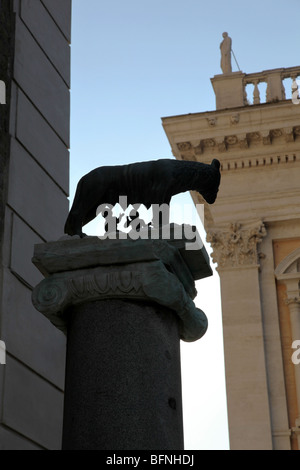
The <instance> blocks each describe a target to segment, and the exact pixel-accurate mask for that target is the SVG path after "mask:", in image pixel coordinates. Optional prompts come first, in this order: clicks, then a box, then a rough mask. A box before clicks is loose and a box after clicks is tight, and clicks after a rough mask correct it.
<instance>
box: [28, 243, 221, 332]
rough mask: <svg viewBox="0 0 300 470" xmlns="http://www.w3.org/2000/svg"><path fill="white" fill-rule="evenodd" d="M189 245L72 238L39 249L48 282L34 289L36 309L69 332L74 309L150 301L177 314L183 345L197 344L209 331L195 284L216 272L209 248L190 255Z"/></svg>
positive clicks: (36, 260)
mask: <svg viewBox="0 0 300 470" xmlns="http://www.w3.org/2000/svg"><path fill="white" fill-rule="evenodd" d="M185 242H186V239H181V240H179V239H174V238H173V239H171V240H161V239H159V240H151V239H146V240H141V239H138V240H131V239H126V240H118V239H117V240H112V239H106V240H101V239H99V238H98V237H86V238H84V239H78V238H74V237H70V238H69V239H66V240H60V241H57V242H51V243H46V244H41V245H35V252H34V257H33V263H34V264H35V265H36V266H37V267H38V269H39V270H40V271H41V272H42V273H43V274H44V275H45V276H46V277H45V279H44V280H43V281H41V282H40V283H39V284H38V285H37V286H36V287H35V289H34V290H33V293H32V302H33V305H34V306H35V308H36V309H37V310H38V311H40V312H41V313H43V314H44V315H45V316H46V317H47V318H48V319H49V320H50V321H51V322H52V323H53V324H54V325H55V326H56V327H57V328H59V329H61V330H62V331H64V332H66V330H67V317H68V313H67V312H68V309H69V308H70V307H71V306H73V305H78V304H82V303H86V302H91V301H94V300H106V299H116V298H118V299H130V300H136V301H143V300H144V301H149V300H150V301H153V302H156V303H158V304H160V305H163V306H165V307H167V308H170V309H171V310H174V312H176V314H177V315H178V318H179V324H180V335H181V339H182V340H184V341H196V340H198V339H200V338H201V337H202V336H203V335H204V334H205V332H206V329H207V318H206V315H205V314H204V313H203V312H202V310H200V309H199V308H197V307H196V305H195V304H194V302H193V299H194V298H195V296H196V294H197V291H196V288H195V283H194V281H195V280H196V279H201V278H203V277H207V276H210V275H212V270H211V268H210V266H209V258H208V255H207V253H206V250H205V248H204V246H202V247H201V248H199V249H197V250H192V251H190V252H189V251H188V250H186V249H185Z"/></svg>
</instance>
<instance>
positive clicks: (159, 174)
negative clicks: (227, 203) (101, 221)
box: [64, 159, 221, 237]
mask: <svg viewBox="0 0 300 470" xmlns="http://www.w3.org/2000/svg"><path fill="white" fill-rule="evenodd" d="M220 180H221V174H220V162H219V161H218V160H216V159H214V160H213V161H212V162H211V164H210V165H209V164H206V163H200V162H191V161H180V160H171V159H160V160H153V161H148V162H138V163H130V164H128V165H116V166H103V167H100V168H96V169H95V170H92V171H91V172H90V173H88V174H86V175H85V176H83V177H82V178H81V179H80V181H79V183H78V185H77V189H76V194H75V197H74V201H73V205H72V208H71V210H70V212H69V215H68V218H67V221H66V224H65V230H64V231H65V233H66V234H68V235H79V236H81V237H82V236H83V233H82V227H83V226H84V225H86V224H87V223H88V222H90V221H91V220H93V219H94V218H95V217H96V212H97V208H98V207H99V206H100V205H101V204H111V205H112V206H114V205H115V204H117V203H118V202H119V197H120V196H127V202H128V205H130V204H143V205H144V206H145V207H147V209H149V208H150V206H151V205H152V204H160V205H161V204H164V203H165V204H169V203H170V201H171V198H172V196H174V195H175V194H179V193H183V192H186V191H197V192H198V193H200V194H201V195H202V196H203V198H204V199H205V201H206V202H208V203H209V204H213V203H214V202H215V200H216V197H217V193H218V190H219V185H220Z"/></svg>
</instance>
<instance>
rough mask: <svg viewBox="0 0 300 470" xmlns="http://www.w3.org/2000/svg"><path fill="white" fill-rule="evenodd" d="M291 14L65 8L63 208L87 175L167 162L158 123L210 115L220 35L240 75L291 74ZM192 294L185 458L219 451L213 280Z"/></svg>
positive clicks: (259, 7) (185, 0)
mask: <svg viewBox="0 0 300 470" xmlns="http://www.w3.org/2000/svg"><path fill="white" fill-rule="evenodd" d="M299 10H300V3H299V0H285V2H284V4H283V2H281V1H279V0H263V1H258V0H252V2H251V3H247V4H245V2H241V1H240V0H228V1H223V0H214V1H201V0H73V21H72V45H71V50H72V84H71V149H70V152H71V163H70V172H71V182H70V201H72V200H73V197H74V192H75V189H76V184H77V182H78V180H79V179H80V177H81V176H83V175H84V174H85V173H87V172H88V171H90V170H92V169H93V168H96V167H98V166H102V165H106V164H112V165H114V164H123V163H124V164H125V163H130V162H133V161H145V160H151V159H157V158H166V157H167V158H173V157H172V154H171V150H170V145H169V143H168V140H167V137H166V135H165V133H164V131H163V128H162V125H161V118H162V117H165V116H172V115H179V114H188V113H194V112H204V111H211V110H214V109H215V96H214V93H213V89H212V86H211V83H210V78H211V77H213V76H214V75H217V74H219V73H221V69H220V50H219V45H220V42H221V41H222V33H223V32H224V31H227V32H228V33H229V36H230V37H231V38H232V48H233V51H234V54H235V56H236V59H237V61H238V64H239V67H240V69H241V70H242V71H243V72H244V73H254V72H259V71H262V70H267V69H271V68H279V67H292V66H296V65H299V62H300V57H299V56H300V54H299V45H300V27H299V21H300V20H299V18H300V11H299ZM232 64H233V71H237V70H238V68H237V65H236V64H235V61H234V59H233V60H232ZM176 203H177V204H178V203H179V204H190V203H191V199H190V196H189V195H188V194H186V195H184V196H182V197H180V198H179V199H176ZM93 230H94V228H93V227H91V228H90V231H89V230H86V232H87V233H89V234H93ZM199 230H200V233H201V236H202V237H203V240H204V238H205V234H204V232H203V230H202V227H201V224H200V225H199ZM206 246H207V245H206ZM207 250H208V251H209V252H210V248H209V246H207ZM197 289H198V293H199V295H198V297H197V302H196V303H197V306H199V307H200V308H202V309H203V310H204V311H205V313H206V314H207V316H208V318H209V325H210V326H209V330H208V332H207V333H206V335H205V336H204V338H203V339H201V340H200V341H198V342H197V343H193V344H187V345H186V344H184V345H183V346H182V387H183V406H184V425H185V443H186V449H194V450H195V449H212V450H214V449H227V448H228V433H227V419H226V397H225V385H224V369H223V362H224V360H223V345H222V322H221V309H220V295H219V289H220V288H219V279H218V275H217V273H215V274H214V276H213V278H209V279H206V280H203V281H201V282H199V283H197Z"/></svg>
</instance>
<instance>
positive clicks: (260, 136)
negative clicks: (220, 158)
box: [177, 115, 300, 158]
mask: <svg viewBox="0 0 300 470" xmlns="http://www.w3.org/2000/svg"><path fill="white" fill-rule="evenodd" d="M234 116H235V118H234ZM238 119H239V118H238V115H233V116H232V117H231V123H232V124H235V125H236V124H237V123H238ZM207 121H208V124H209V127H211V128H215V127H216V122H217V121H216V119H214V118H208V119H207ZM232 129H233V127H232ZM236 129H237V127H236ZM299 135H300V127H299V126H298V127H286V128H282V129H264V130H259V131H253V132H248V133H245V132H244V133H240V132H237V133H234V134H228V135H215V134H212V135H210V136H209V135H208V136H206V137H205V138H202V139H201V140H200V139H199V141H197V145H193V141H185V142H178V143H177V148H178V150H179V152H180V154H181V156H182V158H187V157H188V156H191V155H192V156H195V155H196V153H198V154H199V153H205V152H206V151H207V152H210V151H211V149H212V147H214V148H215V149H217V150H218V151H219V152H227V153H228V152H230V150H231V149H235V148H239V147H240V148H245V149H247V148H249V147H250V146H251V144H254V145H256V146H257V145H263V146H265V145H272V144H273V140H274V139H282V141H284V142H286V143H289V142H294V140H295V138H296V137H297V136H299ZM298 138H299V137H298ZM196 148H197V152H196ZM199 148H200V149H201V152H199Z"/></svg>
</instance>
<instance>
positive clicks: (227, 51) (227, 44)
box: [220, 33, 232, 73]
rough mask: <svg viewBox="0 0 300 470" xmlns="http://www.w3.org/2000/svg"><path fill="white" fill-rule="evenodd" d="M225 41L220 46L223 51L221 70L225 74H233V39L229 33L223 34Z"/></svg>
mask: <svg viewBox="0 0 300 470" xmlns="http://www.w3.org/2000/svg"><path fill="white" fill-rule="evenodd" d="M222 36H223V41H222V42H221V44H220V49H221V69H222V72H223V73H231V72H232V67H231V44H232V41H231V38H230V37H229V36H228V33H223V35H222Z"/></svg>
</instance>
